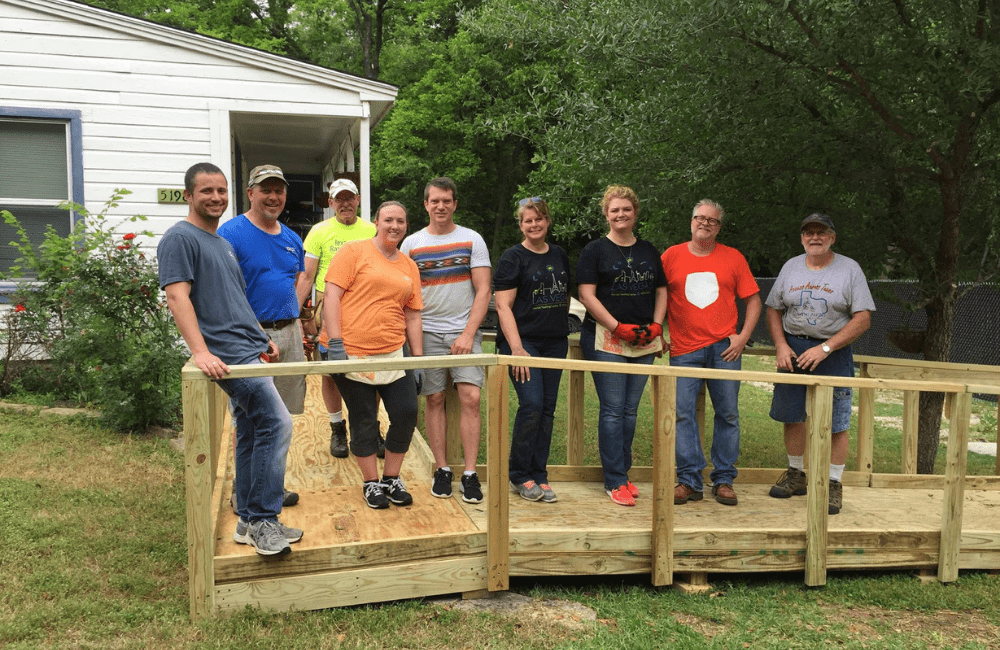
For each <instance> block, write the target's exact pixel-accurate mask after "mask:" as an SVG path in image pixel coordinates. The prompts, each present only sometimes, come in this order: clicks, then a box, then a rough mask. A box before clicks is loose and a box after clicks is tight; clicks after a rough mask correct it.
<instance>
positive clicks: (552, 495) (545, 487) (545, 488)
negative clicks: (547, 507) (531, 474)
mask: <svg viewBox="0 0 1000 650" xmlns="http://www.w3.org/2000/svg"><path fill="white" fill-rule="evenodd" d="M538 487H540V488H542V501H543V502H544V503H555V502H556V501H558V500H559V497H557V496H556V491H555V490H553V489H552V486H550V485H549V484H548V483H539V484H538Z"/></svg>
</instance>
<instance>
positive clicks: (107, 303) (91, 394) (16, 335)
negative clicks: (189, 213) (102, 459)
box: [0, 190, 187, 431]
mask: <svg viewBox="0 0 1000 650" xmlns="http://www.w3.org/2000/svg"><path fill="white" fill-rule="evenodd" d="M126 194H128V191H127V190H116V191H115V193H114V194H113V195H112V197H111V198H110V199H109V200H108V202H107V203H106V204H105V206H104V209H103V210H102V211H101V212H100V213H99V214H90V213H89V212H87V210H86V209H85V208H84V207H83V206H80V205H75V204H66V205H64V206H63V207H65V208H66V209H71V210H73V211H75V212H76V213H78V214H81V215H83V217H84V218H83V220H81V221H78V222H77V225H76V227H75V228H74V230H73V231H72V232H71V233H70V235H69V236H67V237H61V236H59V235H58V234H56V233H55V232H54V231H53V230H51V229H49V230H48V231H47V232H46V234H45V238H44V241H43V242H42V243H41V244H40V245H39V246H37V248H35V247H33V246H32V245H31V242H30V240H29V239H28V236H27V233H26V232H25V230H24V228H23V227H22V226H21V224H20V222H19V221H18V220H17V218H16V217H15V216H14V215H12V214H11V213H10V212H7V211H3V219H4V221H5V222H6V223H7V224H8V225H9V226H11V227H13V228H14V229H15V230H16V231H17V233H18V241H13V242H11V245H12V246H14V247H15V248H16V249H17V250H18V253H19V254H20V258H19V260H18V264H17V265H16V266H14V267H12V268H11V275H12V276H13V277H15V278H18V279H19V281H18V283H17V288H16V289H15V291H14V294H13V296H12V297H11V303H12V304H13V305H15V306H14V308H13V309H12V310H10V311H9V312H8V315H7V327H6V329H5V331H3V332H2V333H0V337H3V340H4V343H5V345H4V346H3V350H4V352H5V358H4V359H3V363H4V370H3V373H2V375H0V391H4V392H9V391H11V390H13V389H19V390H26V391H30V392H43V393H49V394H52V395H53V396H55V397H56V398H58V399H68V400H72V401H74V402H78V403H83V404H93V405H94V406H96V407H97V408H98V409H100V411H101V413H102V417H103V419H104V420H105V421H106V423H107V424H109V425H110V426H112V427H114V428H115V429H118V430H125V431H131V430H141V429H145V428H146V427H148V426H149V425H151V424H157V423H171V422H174V421H176V420H177V419H178V416H179V409H180V372H179V371H180V368H181V366H182V365H183V364H184V360H185V359H186V358H187V352H186V350H185V349H184V347H183V345H181V344H180V343H179V342H178V338H177V332H176V330H175V328H174V324H173V320H172V318H171V317H170V314H169V312H168V311H167V308H166V304H165V303H164V302H163V301H162V300H161V296H160V292H159V284H158V279H157V273H156V265H155V264H154V263H153V261H152V260H151V259H149V257H148V256H147V255H146V253H144V252H143V251H142V249H141V247H140V246H139V235H144V236H151V233H147V232H143V233H139V234H137V233H134V232H129V233H124V234H119V233H116V232H114V231H113V230H112V229H111V228H110V227H109V226H108V225H107V221H106V219H105V217H106V215H107V212H108V210H110V209H111V208H114V207H117V202H118V201H119V200H120V199H121V198H122V197H123V196H125V195H126ZM139 220H144V217H141V216H135V217H131V218H129V219H126V220H124V223H126V224H128V223H134V222H136V221H139ZM32 344H33V345H32ZM32 355H33V356H36V357H37V356H41V357H43V358H44V357H47V358H48V359H49V362H48V363H47V364H45V365H43V366H39V365H37V364H34V365H25V364H24V361H25V359H26V358H27V357H28V356H32Z"/></svg>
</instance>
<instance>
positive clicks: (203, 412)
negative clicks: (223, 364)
mask: <svg viewBox="0 0 1000 650" xmlns="http://www.w3.org/2000/svg"><path fill="white" fill-rule="evenodd" d="M199 372H200V371H199ZM181 384H182V389H181V390H182V392H181V403H182V405H183V409H184V482H185V498H186V513H187V537H188V590H189V592H190V596H191V619H192V620H199V619H202V618H206V617H208V616H210V615H211V614H212V613H213V611H214V610H215V566H214V557H215V556H214V545H215V536H214V535H213V534H212V533H213V526H212V517H213V516H214V514H215V509H214V508H213V507H212V506H211V501H212V481H213V479H214V475H215V468H216V465H215V463H213V462H212V461H213V458H215V454H216V453H218V452H217V451H216V452H213V450H212V439H213V437H214V436H213V431H212V429H215V428H218V427H217V426H213V425H214V424H215V422H214V421H215V420H216V419H217V418H213V417H212V411H213V410H214V409H213V408H212V402H213V401H214V400H213V399H212V398H213V395H212V391H214V390H215V385H214V384H212V383H211V382H209V380H208V379H207V378H202V379H185V380H183V381H182V382H181ZM218 435H219V436H221V432H220V433H218Z"/></svg>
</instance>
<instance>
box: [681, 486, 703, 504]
mask: <svg viewBox="0 0 1000 650" xmlns="http://www.w3.org/2000/svg"><path fill="white" fill-rule="evenodd" d="M703 498H705V495H704V494H703V493H701V492H697V491H696V490H695V489H694V488H693V487H688V486H687V485H684V484H683V483H678V484H677V486H676V487H675V488H674V505H675V506H679V505H682V504H684V503H687V502H688V501H701V500H702V499H703Z"/></svg>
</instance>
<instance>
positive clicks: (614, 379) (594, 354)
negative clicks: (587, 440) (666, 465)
mask: <svg viewBox="0 0 1000 650" xmlns="http://www.w3.org/2000/svg"><path fill="white" fill-rule="evenodd" d="M580 351H581V352H583V358H584V359H586V360H587V361H613V362H617V363H635V364H643V365H647V366H651V365H653V362H654V361H655V360H656V355H655V354H647V355H646V356H643V357H623V356H620V355H617V354H612V353H610V352H603V351H597V350H595V349H594V332H593V330H587V328H584V329H583V330H581V331H580ZM591 376H593V378H594V388H595V389H596V390H597V399H598V401H600V403H601V408H600V413H599V415H598V418H597V447H598V449H599V450H600V452H601V467H602V468H603V469H604V488H605V489H606V490H614V489H615V488H617V487H619V486H622V485H625V483H626V482H627V481H628V471H629V470H630V469H632V440H633V439H634V438H635V420H636V414H637V413H638V412H639V400H641V399H642V391H643V389H644V388H645V387H646V381H647V380H648V379H649V376H648V375H623V374H619V373H616V372H593V373H591Z"/></svg>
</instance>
